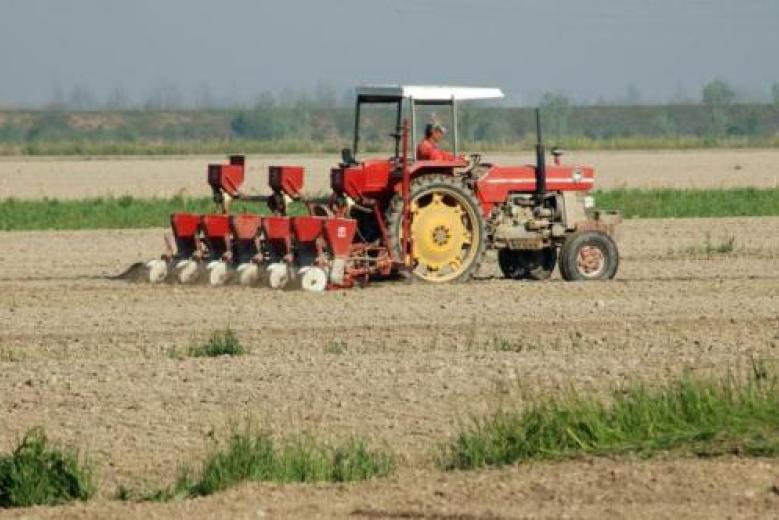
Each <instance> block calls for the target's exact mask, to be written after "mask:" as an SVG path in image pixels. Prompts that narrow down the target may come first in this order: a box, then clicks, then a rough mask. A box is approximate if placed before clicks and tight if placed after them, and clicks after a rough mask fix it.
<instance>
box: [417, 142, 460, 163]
mask: <svg viewBox="0 0 779 520" xmlns="http://www.w3.org/2000/svg"><path fill="white" fill-rule="evenodd" d="M454 160H456V157H455V156H454V154H451V153H449V152H445V151H443V150H440V149H439V148H438V145H437V144H435V143H434V142H433V140H432V139H427V138H425V139H423V140H422V141H420V143H419V145H417V161H454Z"/></svg>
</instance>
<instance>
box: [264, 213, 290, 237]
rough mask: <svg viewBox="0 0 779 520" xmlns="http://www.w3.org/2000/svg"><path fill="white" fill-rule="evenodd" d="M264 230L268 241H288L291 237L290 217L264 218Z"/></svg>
mask: <svg viewBox="0 0 779 520" xmlns="http://www.w3.org/2000/svg"><path fill="white" fill-rule="evenodd" d="M262 229H263V230H264V231H265V238H267V239H268V240H286V239H288V238H289V237H290V235H291V229H290V217H279V216H273V217H264V218H263V219H262Z"/></svg>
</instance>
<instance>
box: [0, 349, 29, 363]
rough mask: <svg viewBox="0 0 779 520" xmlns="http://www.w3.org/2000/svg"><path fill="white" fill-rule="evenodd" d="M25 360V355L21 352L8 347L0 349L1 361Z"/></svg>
mask: <svg viewBox="0 0 779 520" xmlns="http://www.w3.org/2000/svg"><path fill="white" fill-rule="evenodd" d="M23 360H24V356H22V354H21V353H19V352H14V351H13V350H11V349H6V348H2V349H0V363H19V362H20V361H23Z"/></svg>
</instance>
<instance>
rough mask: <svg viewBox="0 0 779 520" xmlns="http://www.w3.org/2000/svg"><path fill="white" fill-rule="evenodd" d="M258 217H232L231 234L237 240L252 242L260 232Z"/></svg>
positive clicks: (259, 219) (260, 218)
mask: <svg viewBox="0 0 779 520" xmlns="http://www.w3.org/2000/svg"><path fill="white" fill-rule="evenodd" d="M261 222H262V217H260V216H259V215H248V214H242V215H234V216H233V217H232V219H231V223H232V230H233V234H234V235H235V237H236V238H237V239H238V240H253V239H254V237H256V236H257V234H258V233H259V231H260V224H261Z"/></svg>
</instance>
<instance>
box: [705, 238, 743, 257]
mask: <svg viewBox="0 0 779 520" xmlns="http://www.w3.org/2000/svg"><path fill="white" fill-rule="evenodd" d="M735 242H736V237H735V236H733V235H730V236H728V237H726V238H724V239H720V240H719V241H718V242H712V240H711V235H710V234H709V233H706V240H705V242H704V244H703V250H704V252H705V253H706V254H707V255H713V254H720V255H723V254H728V253H732V252H733V248H734V244H735Z"/></svg>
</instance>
